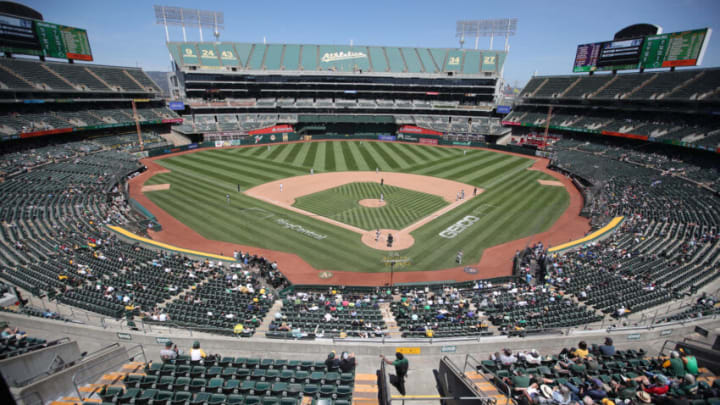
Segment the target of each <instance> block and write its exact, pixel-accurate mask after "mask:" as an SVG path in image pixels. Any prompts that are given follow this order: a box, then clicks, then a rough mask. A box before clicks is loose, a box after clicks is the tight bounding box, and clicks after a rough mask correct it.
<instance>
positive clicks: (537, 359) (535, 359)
mask: <svg viewBox="0 0 720 405" xmlns="http://www.w3.org/2000/svg"><path fill="white" fill-rule="evenodd" d="M518 357H520V358H521V359H523V360H525V362H526V363H527V364H532V365H536V366H539V365H540V364H541V363H542V356H540V354H539V353H538V351H537V350H535V349H532V350H530V351H529V352H523V353H519V354H518Z"/></svg>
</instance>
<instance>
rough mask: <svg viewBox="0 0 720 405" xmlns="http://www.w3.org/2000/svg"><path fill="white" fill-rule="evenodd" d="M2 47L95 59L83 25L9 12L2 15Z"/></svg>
mask: <svg viewBox="0 0 720 405" xmlns="http://www.w3.org/2000/svg"><path fill="white" fill-rule="evenodd" d="M0 51H1V52H11V53H18V54H23V55H36V56H46V57H49V58H59V59H78V60H86V61H91V60H93V58H92V51H91V50H90V42H89V41H88V37H87V31H85V30H84V29H81V28H75V27H68V26H65V25H59V24H53V23H48V22H45V21H37V20H30V19H26V18H18V17H14V16H8V15H0Z"/></svg>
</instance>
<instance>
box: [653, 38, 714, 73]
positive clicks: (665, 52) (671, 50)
mask: <svg viewBox="0 0 720 405" xmlns="http://www.w3.org/2000/svg"><path fill="white" fill-rule="evenodd" d="M710 33H711V30H710V29H708V28H704V29H700V30H692V31H683V32H673V33H670V34H662V35H651V36H649V37H647V38H646V39H645V45H644V46H643V51H642V57H641V59H640V67H642V68H645V69H653V68H664V67H673V66H695V65H698V64H700V62H701V61H702V56H703V53H704V50H705V46H706V44H707V43H708V40H709V37H710Z"/></svg>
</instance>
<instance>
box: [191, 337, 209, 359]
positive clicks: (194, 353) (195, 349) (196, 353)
mask: <svg viewBox="0 0 720 405" xmlns="http://www.w3.org/2000/svg"><path fill="white" fill-rule="evenodd" d="M206 357H207V354H205V351H204V350H203V349H201V348H200V342H198V341H197V340H196V341H194V342H193V345H192V349H190V360H192V361H200V360H202V359H204V358H206Z"/></svg>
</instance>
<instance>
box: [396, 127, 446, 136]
mask: <svg viewBox="0 0 720 405" xmlns="http://www.w3.org/2000/svg"><path fill="white" fill-rule="evenodd" d="M398 132H400V133H410V134H420V135H437V136H442V134H443V133H442V132H438V131H433V130H432V129H427V128H422V127H417V126H415V125H403V126H401V127H400V129H398Z"/></svg>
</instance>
